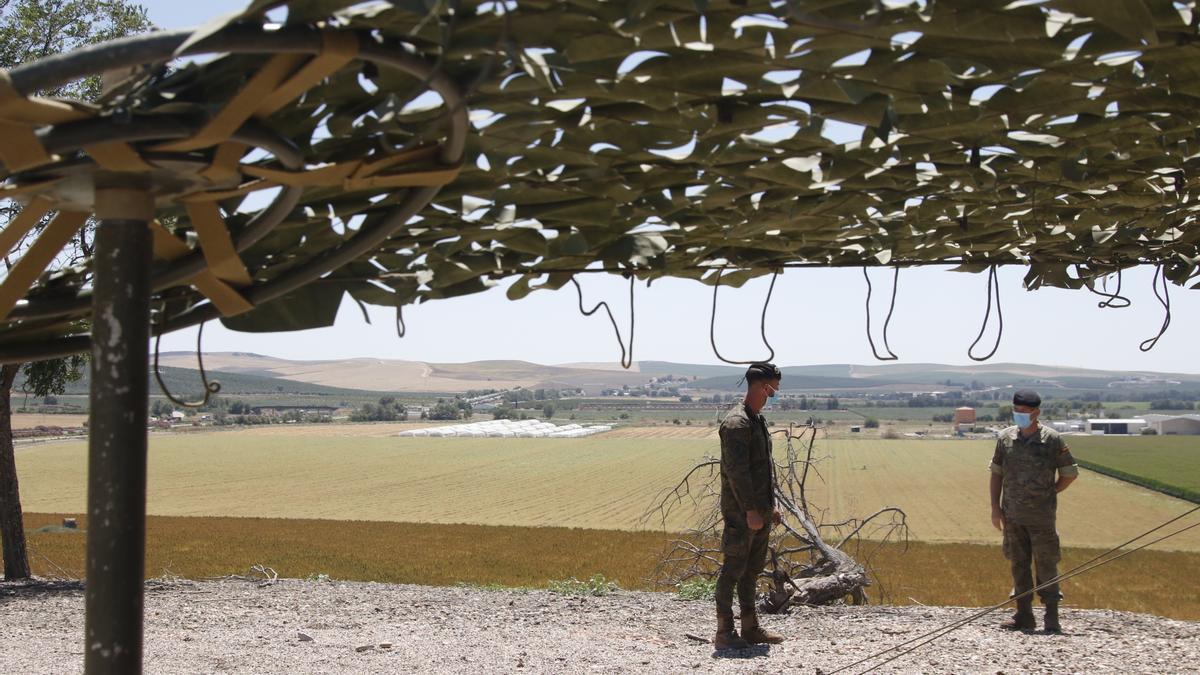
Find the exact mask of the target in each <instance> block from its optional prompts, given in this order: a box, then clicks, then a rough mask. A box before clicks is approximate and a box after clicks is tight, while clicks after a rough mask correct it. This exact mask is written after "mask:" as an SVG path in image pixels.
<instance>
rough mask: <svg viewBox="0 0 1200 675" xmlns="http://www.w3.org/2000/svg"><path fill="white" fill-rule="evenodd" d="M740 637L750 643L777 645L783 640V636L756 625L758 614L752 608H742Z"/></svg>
mask: <svg viewBox="0 0 1200 675" xmlns="http://www.w3.org/2000/svg"><path fill="white" fill-rule="evenodd" d="M742 639H743V640H745V641H746V642H749V643H750V644H752V645H765V644H772V645H777V644H779V643H780V642H783V636H782V635H780V634H779V633H775V632H773V631H769V630H767V629H766V628H763V627H762V626H760V625H758V615H757V614H755V613H754V610H750V611H749V612H747V611H746V610H744V609H743V610H742Z"/></svg>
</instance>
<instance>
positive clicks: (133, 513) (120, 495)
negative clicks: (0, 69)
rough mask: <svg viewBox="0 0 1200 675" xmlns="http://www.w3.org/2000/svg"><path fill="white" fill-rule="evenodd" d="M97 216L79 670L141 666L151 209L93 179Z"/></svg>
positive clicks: (124, 181)
mask: <svg viewBox="0 0 1200 675" xmlns="http://www.w3.org/2000/svg"><path fill="white" fill-rule="evenodd" d="M96 217H97V218H98V219H99V221H100V222H99V225H97V227H96V249H95V255H94V257H93V265H94V269H93V270H92V274H93V277H92V278H93V286H94V291H93V301H92V309H93V312H92V366H91V371H92V389H91V404H90V411H89V415H88V424H89V427H88V429H89V440H88V523H87V528H88V536H87V594H86V602H87V616H86V626H85V633H86V640H87V643H86V645H85V649H84V653H85V656H84V665H85V672H86V673H88V675H96V674H99V673H138V672H141V669H142V579H143V575H144V570H145V547H146V421H147V420H146V416H147V410H146V407H147V394H148V391H147V387H148V376H149V373H148V372H147V369H148V358H149V354H148V345H149V339H150V263H151V258H152V253H151V252H152V238H151V233H150V228H149V227H148V222H149V221H150V220H151V219H152V218H153V217H154V204H153V201H152V198H151V196H150V193H149V191H148V190H147V189H146V186H145V185H144V183H142V179H141V178H140V177H138V176H136V175H126V174H119V175H111V176H100V177H98V178H97V187H96Z"/></svg>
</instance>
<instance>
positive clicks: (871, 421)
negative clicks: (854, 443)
mask: <svg viewBox="0 0 1200 675" xmlns="http://www.w3.org/2000/svg"><path fill="white" fill-rule="evenodd" d="M863 426H864V427H866V428H868V429H878V428H879V420H877V419H875V418H874V417H868V418H867V421H866V422H863Z"/></svg>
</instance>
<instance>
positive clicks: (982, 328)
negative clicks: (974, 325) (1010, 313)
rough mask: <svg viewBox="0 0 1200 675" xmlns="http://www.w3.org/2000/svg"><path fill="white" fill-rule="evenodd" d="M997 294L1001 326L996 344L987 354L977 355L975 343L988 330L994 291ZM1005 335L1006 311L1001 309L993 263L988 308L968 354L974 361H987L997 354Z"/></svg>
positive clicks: (998, 285)
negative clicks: (1001, 339)
mask: <svg viewBox="0 0 1200 675" xmlns="http://www.w3.org/2000/svg"><path fill="white" fill-rule="evenodd" d="M993 291H994V292H995V295H996V318H997V319H998V320H999V327H998V330H997V331H996V344H994V345H992V351H990V352H988V353H987V355H986V356H975V353H974V352H975V345H978V344H979V341H980V340H982V339H983V334H984V332H985V331H986V330H987V325H988V319H990V318H991V316H992V293H993ZM1003 336H1004V311H1003V310H1001V309H1000V281H999V280H998V279H997V278H996V266H995V265H992V266H991V267H989V268H988V278H987V309H985V310H984V313H983V325H982V326H980V327H979V335H978V336H977V337H976V338H975V341H974V342H972V343H971V346H970V347H968V348H967V356H969V357H971V360H972V361H987V360H988V359H990V358H992V357H993V356H995V355H996V350H997V349H1000V338H1002V337H1003Z"/></svg>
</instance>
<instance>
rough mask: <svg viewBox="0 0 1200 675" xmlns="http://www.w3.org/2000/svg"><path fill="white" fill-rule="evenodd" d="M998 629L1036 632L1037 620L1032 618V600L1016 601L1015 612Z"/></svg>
mask: <svg viewBox="0 0 1200 675" xmlns="http://www.w3.org/2000/svg"><path fill="white" fill-rule="evenodd" d="M1000 627H1001V628H1003V629H1004V630H1037V619H1035V618H1033V598H1021V599H1020V600H1017V611H1016V612H1014V613H1013V615H1012V618H1010V619H1009V620H1008V621H1005V622H1004V623H1002V624H1000Z"/></svg>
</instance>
